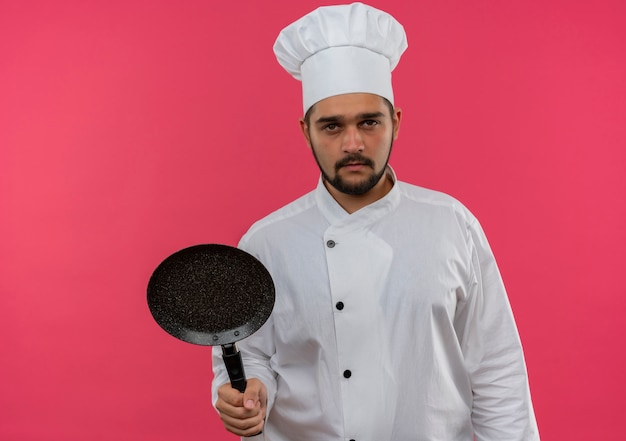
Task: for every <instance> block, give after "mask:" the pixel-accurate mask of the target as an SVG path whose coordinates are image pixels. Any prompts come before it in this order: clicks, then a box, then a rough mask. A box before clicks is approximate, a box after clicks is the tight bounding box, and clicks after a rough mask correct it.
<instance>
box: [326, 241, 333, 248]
mask: <svg viewBox="0 0 626 441" xmlns="http://www.w3.org/2000/svg"><path fill="white" fill-rule="evenodd" d="M326 246H327V247H328V248H335V241H334V240H329V241H328V242H326Z"/></svg>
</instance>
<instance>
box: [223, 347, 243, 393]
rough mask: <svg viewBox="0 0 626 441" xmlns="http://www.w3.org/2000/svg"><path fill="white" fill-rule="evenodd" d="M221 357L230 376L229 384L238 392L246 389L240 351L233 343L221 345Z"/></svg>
mask: <svg viewBox="0 0 626 441" xmlns="http://www.w3.org/2000/svg"><path fill="white" fill-rule="evenodd" d="M222 358H223V359H224V364H225V365H226V371H227V372H228V377H229V378H230V385H231V386H232V387H233V388H234V389H237V390H238V391H239V392H242V393H243V392H244V391H245V390H246V373H245V372H244V370H243V362H242V361H241V353H240V352H239V350H238V349H237V345H236V344H235V343H229V344H226V345H222Z"/></svg>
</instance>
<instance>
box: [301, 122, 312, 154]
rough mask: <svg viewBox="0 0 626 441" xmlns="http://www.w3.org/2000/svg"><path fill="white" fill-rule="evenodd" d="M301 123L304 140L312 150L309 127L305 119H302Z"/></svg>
mask: <svg viewBox="0 0 626 441" xmlns="http://www.w3.org/2000/svg"><path fill="white" fill-rule="evenodd" d="M299 123H300V130H301V131H302V134H303V135H304V139H305V140H306V145H308V146H309V148H311V133H310V132H309V126H308V124H307V123H306V121H305V120H304V118H300V120H299Z"/></svg>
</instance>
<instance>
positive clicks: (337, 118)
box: [315, 112, 385, 124]
mask: <svg viewBox="0 0 626 441" xmlns="http://www.w3.org/2000/svg"><path fill="white" fill-rule="evenodd" d="M384 116H385V113H384V112H365V113H359V114H358V115H356V118H355V119H357V120H363V119H372V118H382V117H384ZM344 120H345V117H344V116H341V115H329V116H320V117H319V118H318V119H316V120H315V124H325V123H336V122H342V121H344Z"/></svg>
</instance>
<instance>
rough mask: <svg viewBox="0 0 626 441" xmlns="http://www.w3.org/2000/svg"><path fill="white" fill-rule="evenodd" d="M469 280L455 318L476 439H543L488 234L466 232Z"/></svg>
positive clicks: (473, 227) (473, 224) (475, 227)
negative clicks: (468, 388) (468, 385)
mask: <svg viewBox="0 0 626 441" xmlns="http://www.w3.org/2000/svg"><path fill="white" fill-rule="evenodd" d="M467 240H468V243H469V247H468V251H469V252H470V262H469V265H470V272H469V274H470V280H468V283H467V286H466V292H465V300H464V302H462V303H461V304H460V305H459V307H458V309H457V314H456V317H455V328H456V331H457V335H458V338H459V342H460V344H461V349H462V351H463V356H464V359H465V364H466V369H467V372H468V374H469V376H470V380H471V384H472V392H473V405H472V423H473V426H474V433H475V437H476V441H500V440H504V439H506V440H509V441H535V440H539V434H538V430H537V423H536V421H535V415H534V411H533V407H532V402H531V398H530V391H529V385H528V376H527V372H526V365H525V361H524V354H523V351H522V345H521V341H520V338H519V335H518V331H517V327H516V325H515V320H514V317H513V313H512V311H511V307H510V304H509V300H508V298H507V294H506V291H505V288H504V284H503V282H502V278H501V276H500V272H499V270H498V267H497V264H496V261H495V258H494V256H493V254H492V252H491V249H490V247H489V244H488V242H487V239H486V237H485V234H484V232H483V230H482V228H481V227H480V225H479V223H478V221H476V219H475V218H473V217H472V218H471V221H470V223H469V227H468V230H467Z"/></svg>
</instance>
